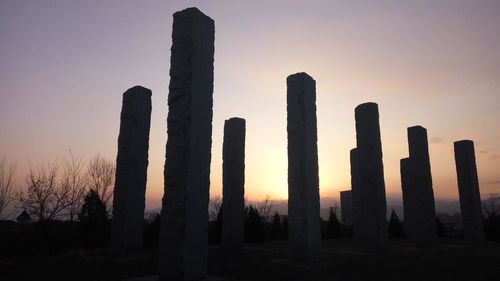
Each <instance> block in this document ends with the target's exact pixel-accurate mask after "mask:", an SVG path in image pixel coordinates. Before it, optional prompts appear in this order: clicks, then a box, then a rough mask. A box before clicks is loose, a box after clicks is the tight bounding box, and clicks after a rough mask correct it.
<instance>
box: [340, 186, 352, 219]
mask: <svg viewBox="0 0 500 281" xmlns="http://www.w3.org/2000/svg"><path fill="white" fill-rule="evenodd" d="M340 210H341V212H342V222H343V223H344V224H347V225H351V224H352V193H351V191H350V190H344V191H341V192H340Z"/></svg>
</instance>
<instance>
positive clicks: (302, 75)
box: [286, 72, 315, 81]
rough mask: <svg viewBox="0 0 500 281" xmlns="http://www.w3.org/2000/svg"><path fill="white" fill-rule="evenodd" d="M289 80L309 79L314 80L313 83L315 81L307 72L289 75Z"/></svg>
mask: <svg viewBox="0 0 500 281" xmlns="http://www.w3.org/2000/svg"><path fill="white" fill-rule="evenodd" d="M286 79H287V80H289V79H304V80H305V79H309V80H312V81H315V80H314V79H313V78H312V76H311V75H309V74H307V73H305V72H297V73H295V74H290V75H288V77H287V78H286Z"/></svg>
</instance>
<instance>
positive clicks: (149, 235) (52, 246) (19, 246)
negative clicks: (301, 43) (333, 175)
mask: <svg viewBox="0 0 500 281" xmlns="http://www.w3.org/2000/svg"><path fill="white" fill-rule="evenodd" d="M60 163H61V164H60V165H58V164H57V162H51V163H46V164H44V165H41V166H39V167H35V168H33V167H30V169H29V170H28V172H27V174H26V176H25V184H26V186H25V188H24V189H23V190H21V191H17V192H16V191H15V190H14V189H13V178H14V175H15V172H16V165H15V164H8V163H7V161H5V158H2V159H1V161H0V215H1V217H2V218H5V217H6V216H7V215H12V213H11V212H7V211H6V210H7V209H8V208H7V207H9V206H12V205H14V206H15V208H14V209H15V210H18V211H20V210H22V212H21V214H20V215H18V216H17V222H14V221H11V220H0V248H2V251H1V252H2V254H1V255H3V256H30V255H33V254H57V253H61V252H65V251H68V250H71V249H79V248H86V249H96V248H105V247H107V245H108V243H109V235H110V224H111V219H112V218H111V215H110V214H111V212H110V211H111V205H112V204H111V203H112V196H113V186H114V176H115V166H114V164H113V162H112V161H110V160H107V159H105V158H104V157H102V156H101V155H99V154H97V155H95V156H93V157H92V158H91V159H90V160H89V162H88V164H87V165H85V163H84V162H83V161H82V159H81V158H75V157H73V155H72V154H71V153H69V156H67V157H65V158H63V159H62V161H61V162H60ZM275 208H276V203H275V201H273V200H271V198H270V197H269V196H267V197H266V198H265V199H264V200H262V201H260V202H256V203H252V204H248V205H247V206H246V207H245V209H244V218H245V221H244V240H245V242H247V243H257V242H264V241H273V240H287V239H288V217H287V216H286V215H282V214H279V213H278V212H277V211H276V210H275ZM483 209H484V216H485V233H486V238H487V239H488V240H490V241H500V196H499V195H498V194H491V195H490V196H489V197H488V198H487V199H485V200H483ZM209 219H210V221H209V225H208V239H209V243H210V244H211V245H216V244H219V243H220V242H221V230H222V223H223V222H222V198H221V197H220V196H216V197H213V198H212V199H211V200H210V204H209ZM436 223H437V229H438V234H439V236H440V237H452V238H458V237H460V232H459V231H456V230H455V229H453V228H451V227H450V226H448V225H446V224H443V223H442V222H441V221H440V220H439V219H436ZM159 229H160V215H159V214H150V215H149V217H148V218H147V219H145V220H144V232H143V242H144V247H145V248H146V249H152V250H155V249H156V248H157V247H158V237H159ZM388 230H389V236H390V238H393V239H398V238H403V237H404V236H405V235H404V221H400V220H399V217H398V216H397V214H396V212H395V211H394V210H393V211H392V213H391V218H390V220H389V221H388ZM321 236H322V239H335V238H339V237H352V227H351V225H346V224H344V223H342V222H340V221H339V219H338V215H337V207H331V208H330V210H329V216H328V219H327V220H321Z"/></svg>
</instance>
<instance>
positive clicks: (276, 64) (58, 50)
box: [0, 0, 500, 209]
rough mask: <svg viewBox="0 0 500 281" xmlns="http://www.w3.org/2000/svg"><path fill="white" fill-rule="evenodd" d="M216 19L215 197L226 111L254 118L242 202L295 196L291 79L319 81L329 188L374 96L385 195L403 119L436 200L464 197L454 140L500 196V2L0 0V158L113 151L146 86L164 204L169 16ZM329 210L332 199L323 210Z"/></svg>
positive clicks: (153, 167)
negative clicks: (290, 178) (420, 149)
mask: <svg viewBox="0 0 500 281" xmlns="http://www.w3.org/2000/svg"><path fill="white" fill-rule="evenodd" d="M193 6H196V7H198V8H199V9H200V10H201V11H203V12H204V13H205V14H206V15H208V16H210V17H211V18H212V19H214V21H215V62H214V67H215V77H214V94H213V98H214V108H213V110H214V111H213V112H214V115H213V135H212V167H211V187H210V193H211V196H216V195H220V194H221V191H222V179H221V175H222V171H221V167H222V139H223V136H222V133H223V124H224V120H225V119H228V118H231V117H236V116H237V117H242V118H245V119H246V126H247V134H246V182H245V189H246V198H247V199H248V200H260V199H262V198H264V197H265V196H266V195H267V194H268V195H270V196H271V198H273V199H286V198H287V150H286V149H287V145H286V144H287V139H286V77H287V76H288V75H290V74H293V73H296V72H307V73H308V74H309V75H311V76H312V77H313V78H314V79H315V80H316V87H317V88H316V89H317V101H316V105H317V118H318V150H319V177H320V195H321V197H323V198H326V197H335V198H336V197H338V193H339V191H340V190H345V189H350V174H349V150H350V149H351V148H353V147H355V145H356V142H355V127H354V108H355V107H356V106H357V105H358V104H360V103H363V102H368V101H372V102H376V103H378V105H379V112H380V127H381V135H382V147H383V153H384V158H383V162H384V172H385V180H386V192H387V196H388V197H394V198H400V197H401V185H400V178H399V160H400V159H401V158H404V157H407V156H408V148H407V139H406V128H407V127H410V126H414V125H422V126H424V127H425V128H427V130H428V136H429V142H430V145H429V147H430V158H431V167H432V175H433V182H434V193H435V196H436V198H439V199H456V198H458V191H457V183H456V174H455V162H454V158H453V141H456V140H461V139H471V140H473V141H474V142H475V148H476V159H477V167H478V173H479V180H480V189H481V195H482V197H483V198H484V197H485V196H486V195H487V194H490V193H494V192H496V193H500V1H493V0H475V1H465V0H464V1H461V0H442V1H332V0H325V1H295V0H292V1H269V0H262V1H261V0H258V1H257V0H254V1H180V0H179V1H131V0H119V1H118V0H113V1H111V0H109V1H94V0H92V1H78V2H77V1H64V0H60V1H40V0H32V1H18V0H0V120H1V122H0V156H2V155H3V156H5V157H6V159H7V160H8V161H10V162H16V163H17V165H18V169H17V174H16V188H18V189H20V188H25V181H24V176H25V172H26V169H27V167H28V163H29V162H30V163H31V164H32V165H34V166H36V165H39V164H40V163H43V162H46V161H53V160H55V159H56V158H57V159H61V157H64V156H65V155H67V153H68V151H69V150H70V149H71V151H72V152H73V154H74V155H75V156H77V157H83V158H84V159H85V161H88V159H89V158H90V157H91V156H92V155H94V154H96V153H101V154H102V155H104V156H105V157H107V158H108V159H112V160H113V161H114V160H115V158H116V149H117V138H118V130H119V117H120V110H121V99H122V93H123V92H125V91H126V90H127V89H128V88H130V87H132V86H135V85H142V86H144V87H147V88H150V89H151V90H152V91H153V97H152V99H153V111H152V116H151V133H150V150H149V168H148V183H147V194H146V196H147V206H146V208H147V209H152V208H156V207H159V206H160V201H161V196H162V194H163V165H164V159H165V144H166V139H167V135H166V131H167V124H166V118H167V110H168V109H167V94H168V84H169V80H170V77H169V68H170V46H171V32H172V30H171V29H172V20H173V19H172V14H173V13H174V12H176V11H179V10H182V9H184V8H187V7H193ZM322 207H323V206H322Z"/></svg>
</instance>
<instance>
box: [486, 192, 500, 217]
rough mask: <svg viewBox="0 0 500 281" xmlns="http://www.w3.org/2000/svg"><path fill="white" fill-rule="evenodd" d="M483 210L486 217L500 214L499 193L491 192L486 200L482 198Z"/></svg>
mask: <svg viewBox="0 0 500 281" xmlns="http://www.w3.org/2000/svg"><path fill="white" fill-rule="evenodd" d="M482 205H483V211H484V214H485V215H486V216H487V217H494V216H498V215H500V194H498V193H491V194H489V195H488V198H487V199H486V200H483V202H482Z"/></svg>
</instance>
